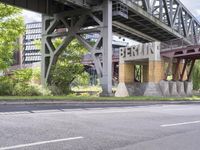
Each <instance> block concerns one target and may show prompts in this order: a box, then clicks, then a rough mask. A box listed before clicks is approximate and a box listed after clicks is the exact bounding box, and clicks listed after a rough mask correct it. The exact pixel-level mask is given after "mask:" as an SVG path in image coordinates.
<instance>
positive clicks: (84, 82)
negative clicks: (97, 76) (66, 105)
mask: <svg viewBox="0 0 200 150" xmlns="http://www.w3.org/2000/svg"><path fill="white" fill-rule="evenodd" d="M89 82H90V75H89V73H87V72H83V73H82V74H80V75H78V76H77V77H76V78H75V79H74V81H73V82H72V86H88V85H89Z"/></svg>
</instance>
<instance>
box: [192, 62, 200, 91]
mask: <svg viewBox="0 0 200 150" xmlns="http://www.w3.org/2000/svg"><path fill="white" fill-rule="evenodd" d="M192 80H193V88H194V90H199V89H200V61H199V60H198V61H197V62H196V63H195V65H194V68H193V72H192Z"/></svg>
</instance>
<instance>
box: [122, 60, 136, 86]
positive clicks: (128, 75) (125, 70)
mask: <svg viewBox="0 0 200 150" xmlns="http://www.w3.org/2000/svg"><path fill="white" fill-rule="evenodd" d="M119 82H120V83H126V84H131V83H133V82H134V64H133V63H120V64H119Z"/></svg>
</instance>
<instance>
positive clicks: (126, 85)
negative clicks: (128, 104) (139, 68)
mask: <svg viewBox="0 0 200 150" xmlns="http://www.w3.org/2000/svg"><path fill="white" fill-rule="evenodd" d="M134 71H135V70H134V64H133V63H124V62H123V63H122V62H121V63H120V64H119V85H118V87H117V91H116V93H115V96H116V97H126V96H131V95H132V94H133V92H134V87H133V83H134Z"/></svg>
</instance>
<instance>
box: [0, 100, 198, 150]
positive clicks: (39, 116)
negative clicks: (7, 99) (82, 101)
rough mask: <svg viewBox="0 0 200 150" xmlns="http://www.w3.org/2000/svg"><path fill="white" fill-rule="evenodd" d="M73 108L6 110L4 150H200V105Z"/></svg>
mask: <svg viewBox="0 0 200 150" xmlns="http://www.w3.org/2000/svg"><path fill="white" fill-rule="evenodd" d="M72 108H73V109H72ZM72 108H70V107H66V106H65V107H64V105H55V106H52V105H51V106H50V105H46V106H45V105H43V106H33V105H31V106H29V105H24V106H17V105H2V106H0V150H13V149H14V150H15V149H16V150H199V149H200V105H198V104H196V105H194V104H193V105H149V106H129V107H128V106H126V107H98V108H92V107H90V108H87V107H83V108H81V107H79V108H77V107H72Z"/></svg>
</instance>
